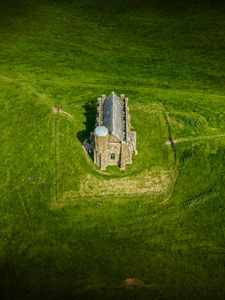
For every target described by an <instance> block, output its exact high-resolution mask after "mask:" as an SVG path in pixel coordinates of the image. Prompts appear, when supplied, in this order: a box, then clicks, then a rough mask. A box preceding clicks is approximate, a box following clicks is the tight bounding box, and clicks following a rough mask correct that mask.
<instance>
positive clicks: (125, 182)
mask: <svg viewBox="0 0 225 300" xmlns="http://www.w3.org/2000/svg"><path fill="white" fill-rule="evenodd" d="M174 176H175V172H174V170H173V169H167V170H163V169H160V168H155V169H153V170H146V171H144V172H142V173H141V174H139V175H137V176H134V177H119V178H118V177H117V178H110V179H107V178H105V177H100V176H95V175H91V174H87V175H85V176H82V177H81V179H80V185H79V189H78V190H77V191H74V190H69V191H66V192H64V193H63V194H62V195H60V197H59V198H58V199H57V200H56V199H55V198H53V199H52V201H51V208H52V209H59V208H61V207H64V206H70V205H75V204H76V203H77V201H78V202H79V201H80V200H81V199H84V200H85V201H88V200H90V201H92V200H93V199H97V198H98V197H101V199H104V198H105V197H109V196H110V197H115V199H113V202H114V203H117V204H121V205H123V204H126V200H124V201H123V200H122V199H121V198H120V197H124V196H125V197H128V198H129V197H132V196H136V195H137V196H141V195H143V196H147V195H155V196H157V195H164V196H167V195H170V193H171V192H170V190H171V189H172V187H173V184H174ZM117 197H118V198H117ZM118 199H119V200H118ZM117 200H118V201H117ZM129 201H131V200H130V198H129Z"/></svg>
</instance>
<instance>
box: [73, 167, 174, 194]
mask: <svg viewBox="0 0 225 300" xmlns="http://www.w3.org/2000/svg"><path fill="white" fill-rule="evenodd" d="M170 178H171V171H170V170H169V171H165V170H164V171H162V170H161V171H155V172H154V171H153V172H149V171H148V172H144V173H142V174H140V175H138V176H136V177H133V178H132V177H123V178H113V179H103V178H99V177H95V176H93V175H90V174H88V175H86V176H85V177H84V178H82V179H81V182H80V189H79V195H80V196H81V197H86V196H100V195H101V196H104V195H107V196H109V195H114V196H121V195H135V194H138V195H140V194H151V193H154V194H158V193H165V192H166V191H167V188H168V186H169V182H170Z"/></svg>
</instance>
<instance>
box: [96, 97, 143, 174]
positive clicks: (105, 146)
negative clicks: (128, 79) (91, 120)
mask: <svg viewBox="0 0 225 300" xmlns="http://www.w3.org/2000/svg"><path fill="white" fill-rule="evenodd" d="M92 145H93V152H94V162H95V164H96V165H97V166H99V167H100V168H101V170H106V168H107V166H109V165H119V166H120V169H121V170H125V167H126V165H127V164H131V163H132V155H133V154H135V155H136V154H137V150H136V132H135V131H131V125H130V114H129V108H128V98H127V97H125V96H124V95H120V97H118V96H117V95H116V94H115V93H114V92H112V94H111V95H110V96H108V97H107V98H106V96H105V95H102V96H101V97H100V98H98V108H97V116H96V127H95V130H94V133H93V134H92Z"/></svg>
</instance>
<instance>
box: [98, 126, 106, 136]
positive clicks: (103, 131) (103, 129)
mask: <svg viewBox="0 0 225 300" xmlns="http://www.w3.org/2000/svg"><path fill="white" fill-rule="evenodd" d="M95 134H96V135H98V136H106V135H107V134H108V129H107V128H106V127H105V126H97V127H96V128H95Z"/></svg>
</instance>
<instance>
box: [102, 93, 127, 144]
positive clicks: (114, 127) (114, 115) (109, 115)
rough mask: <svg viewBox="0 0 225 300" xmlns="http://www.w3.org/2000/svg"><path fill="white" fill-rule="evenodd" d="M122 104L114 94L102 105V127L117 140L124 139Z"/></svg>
mask: <svg viewBox="0 0 225 300" xmlns="http://www.w3.org/2000/svg"><path fill="white" fill-rule="evenodd" d="M123 109H124V102H123V101H122V100H120V98H119V97H117V96H116V94H115V93H114V92H112V94H111V95H110V96H109V97H108V98H107V99H106V100H105V101H104V104H103V125H104V126H105V127H107V128H108V130H109V133H110V134H112V135H115V136H116V137H117V138H118V139H119V140H121V141H122V140H123V139H124V120H123V116H124V110H123Z"/></svg>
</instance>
